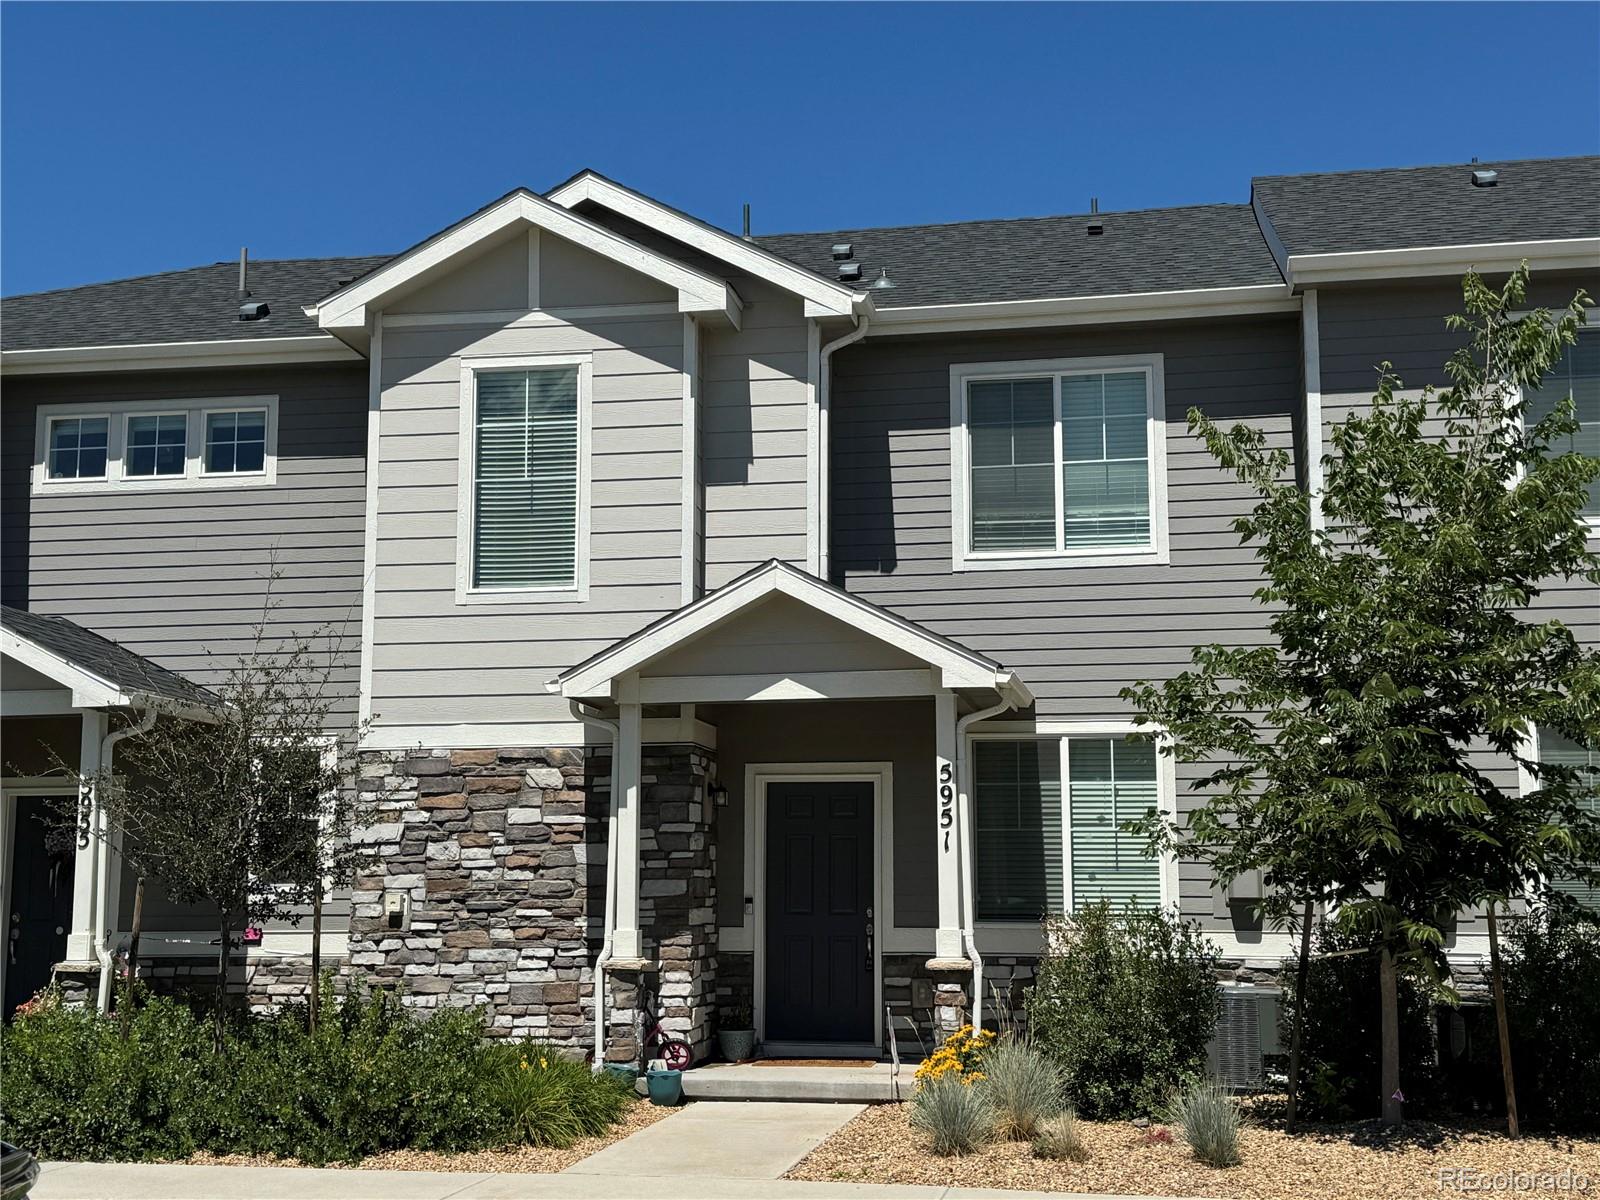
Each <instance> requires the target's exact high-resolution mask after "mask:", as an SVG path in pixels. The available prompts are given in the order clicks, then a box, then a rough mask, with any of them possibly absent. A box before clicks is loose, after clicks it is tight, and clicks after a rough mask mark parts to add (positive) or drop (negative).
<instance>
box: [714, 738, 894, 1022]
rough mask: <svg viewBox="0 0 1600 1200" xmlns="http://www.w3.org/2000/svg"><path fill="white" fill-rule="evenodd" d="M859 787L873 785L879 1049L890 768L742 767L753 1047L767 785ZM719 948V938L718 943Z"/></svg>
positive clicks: (762, 1015)
mask: <svg viewBox="0 0 1600 1200" xmlns="http://www.w3.org/2000/svg"><path fill="white" fill-rule="evenodd" d="M830 781H832V782H863V783H871V784H872V805H873V818H872V841H873V847H872V850H873V853H872V864H873V869H872V881H873V883H872V925H873V935H872V1014H873V1015H872V1031H873V1032H872V1044H873V1046H874V1048H877V1049H881V1048H882V1046H883V1021H882V1019H881V1016H880V1014H881V1013H882V1012H883V954H884V945H883V943H884V932H883V931H884V930H886V929H888V928H890V927H892V925H893V922H894V918H893V914H892V913H890V912H889V910H888V907H887V905H888V904H892V902H893V896H894V826H893V822H894V764H893V763H891V762H836V763H825V762H823V763H746V764H745V768H744V811H745V816H744V888H745V895H746V896H747V897H748V898H749V899H750V901H751V903H750V905H749V911H747V912H746V913H745V921H744V926H743V932H744V934H745V940H746V941H747V943H748V945H747V946H746V947H733V946H728V945H726V944H722V945H721V948H722V949H726V950H733V949H746V948H747V949H749V950H750V951H751V953H752V954H753V955H754V960H753V962H752V964H751V977H752V980H753V983H754V1001H755V1002H754V1010H755V1011H754V1013H753V1014H752V1015H753V1016H754V1018H755V1028H756V1041H757V1042H760V1041H763V1040H764V1038H765V1035H766V1021H767V1013H766V999H767V980H766V953H767V952H766V940H767V939H766V918H767V900H766V891H767V854H766V832H767V785H768V784H769V783H818V782H830ZM719 942H720V937H719Z"/></svg>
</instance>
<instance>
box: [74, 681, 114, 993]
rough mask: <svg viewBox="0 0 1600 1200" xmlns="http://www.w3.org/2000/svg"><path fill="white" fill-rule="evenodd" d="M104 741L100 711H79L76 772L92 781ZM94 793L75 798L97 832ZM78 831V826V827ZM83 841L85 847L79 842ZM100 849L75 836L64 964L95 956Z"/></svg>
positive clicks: (97, 800) (82, 816) (94, 841)
mask: <svg viewBox="0 0 1600 1200" xmlns="http://www.w3.org/2000/svg"><path fill="white" fill-rule="evenodd" d="M105 737H106V713H105V710H104V709H99V708H86V709H84V710H83V734H82V739H81V741H80V742H79V747H78V771H79V772H80V773H81V774H83V775H85V776H87V777H89V778H94V777H95V776H96V775H97V774H98V772H99V770H100V747H101V745H102V743H104V741H105ZM95 791H96V789H95V788H93V787H92V786H89V785H87V784H86V785H85V787H84V793H83V795H81V796H80V797H79V801H78V804H79V808H78V820H79V821H80V822H83V821H88V822H90V823H91V824H90V826H89V827H90V828H98V827H99V826H100V825H101V824H102V823H103V822H104V820H105V816H104V814H103V813H102V812H101V811H100V798H99V796H97V795H96V794H95ZM80 828H82V826H81V825H80ZM85 840H87V843H88V844H87V845H84V844H83V842H84V841H85ZM105 858H106V855H105V851H104V848H103V847H102V846H101V844H100V842H99V840H98V839H97V838H94V837H88V838H87V839H85V838H84V837H83V836H82V835H81V834H80V835H79V845H78V851H77V857H76V859H75V860H74V862H73V864H72V927H71V928H70V929H69V930H68V931H67V961H68V962H80V963H81V962H89V961H90V960H92V959H93V958H94V956H95V928H96V926H97V925H98V923H99V920H98V918H99V916H100V913H99V912H98V909H99V907H100V901H101V896H102V894H103V891H102V886H101V876H100V865H101V864H102V863H103V862H104V861H105Z"/></svg>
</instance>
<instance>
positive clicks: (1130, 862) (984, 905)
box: [972, 733, 1170, 922]
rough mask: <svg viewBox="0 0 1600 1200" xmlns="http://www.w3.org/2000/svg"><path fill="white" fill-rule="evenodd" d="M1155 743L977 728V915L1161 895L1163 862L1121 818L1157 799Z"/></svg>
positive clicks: (1021, 915)
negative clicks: (1012, 734) (992, 733)
mask: <svg viewBox="0 0 1600 1200" xmlns="http://www.w3.org/2000/svg"><path fill="white" fill-rule="evenodd" d="M1161 767H1162V764H1161V761H1160V757H1159V755H1158V753H1157V751H1156V747H1155V746H1154V745H1153V744H1152V743H1150V742H1146V741H1133V740H1130V739H1129V738H1127V737H1126V736H1124V735H1121V734H1110V733H1108V734H1084V735H1077V734H1074V735H1071V736H1068V737H1064V738H1061V737H1049V738H1040V737H1034V738H1005V737H981V738H978V739H976V740H975V741H974V742H973V746H972V789H973V797H972V802H973V814H974V822H973V823H974V826H975V844H974V847H973V849H974V854H973V858H974V868H975V870H974V885H975V889H974V890H975V893H976V901H977V916H978V919H979V920H980V921H985V922H998V921H1030V922H1031V921H1038V920H1039V919H1040V917H1042V916H1043V915H1044V914H1045V913H1047V912H1061V911H1066V910H1072V909H1076V908H1081V907H1082V906H1084V905H1086V904H1093V903H1095V902H1096V901H1100V900H1105V901H1108V902H1109V903H1110V904H1111V905H1112V906H1113V907H1114V908H1117V909H1125V908H1129V907H1134V908H1153V907H1156V906H1158V905H1160V904H1162V903H1163V902H1164V899H1165V897H1166V891H1167V884H1166V882H1165V880H1164V870H1165V867H1164V864H1163V863H1162V861H1161V860H1160V859H1157V858H1154V857H1152V856H1151V855H1149V854H1148V853H1146V849H1145V839H1144V838H1143V837H1142V836H1141V835H1138V834H1133V833H1128V832H1127V831H1126V830H1124V829H1123V828H1122V826H1123V825H1124V824H1125V823H1126V822H1128V821H1133V820H1137V819H1139V818H1141V817H1143V816H1145V815H1146V814H1147V813H1149V812H1151V811H1153V810H1157V809H1159V808H1161V807H1162V805H1163V795H1164V789H1166V790H1170V789H1167V786H1166V785H1165V784H1163V782H1162V769H1161Z"/></svg>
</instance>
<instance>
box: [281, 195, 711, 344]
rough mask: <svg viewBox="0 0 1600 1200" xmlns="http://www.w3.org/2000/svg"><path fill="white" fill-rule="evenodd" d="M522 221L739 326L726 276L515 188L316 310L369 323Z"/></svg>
mask: <svg viewBox="0 0 1600 1200" xmlns="http://www.w3.org/2000/svg"><path fill="white" fill-rule="evenodd" d="M518 223H526V224H529V225H533V226H536V227H537V228H539V229H542V230H548V231H549V232H550V233H552V234H554V235H555V236H556V237H560V238H565V239H566V240H567V241H570V242H573V243H574V244H576V245H579V246H582V247H583V248H584V249H585V250H589V251H591V252H593V253H595V254H598V255H600V256H601V257H603V258H608V259H610V260H611V261H612V262H615V263H619V264H621V265H622V266H624V267H628V268H630V269H631V270H634V271H638V272H639V273H640V274H642V275H646V276H649V277H650V278H651V279H654V280H656V281H657V282H659V283H663V284H665V285H666V286H668V287H671V288H674V289H676V290H677V292H678V307H679V309H680V310H681V311H683V312H715V313H721V314H723V315H724V316H726V317H728V319H729V320H730V321H732V322H733V323H734V324H735V325H737V324H738V314H739V312H740V311H741V309H742V308H743V305H742V303H741V302H740V300H739V297H738V294H737V293H736V292H734V290H733V289H732V288H730V287H729V286H728V285H727V283H726V282H725V281H724V280H721V279H717V278H714V277H713V276H710V275H707V274H705V273H703V272H701V271H696V270H694V269H692V268H690V267H686V266H684V265H683V264H682V263H680V262H677V261H676V260H674V259H671V258H668V257H666V256H665V255H661V254H657V253H655V252H654V251H652V250H647V249H646V248H645V247H643V246H641V245H639V244H638V243H637V242H632V241H629V240H628V239H627V238H625V237H622V236H620V235H619V234H616V233H613V232H611V230H609V229H606V228H605V227H603V226H601V225H596V224H595V223H594V222H593V221H589V220H586V219H585V218H583V217H580V216H578V215H577V214H576V213H572V212H568V211H567V210H566V209H565V208H563V207H561V206H560V205H558V204H552V203H550V202H549V201H548V200H546V199H544V198H543V197H541V196H535V195H533V194H532V193H531V192H516V193H513V194H512V195H510V196H507V197H506V198H505V199H503V200H501V201H500V202H499V203H498V204H495V205H493V206H492V207H490V208H488V209H485V210H484V211H483V212H481V213H478V214H477V215H476V216H474V217H471V218H469V219H468V220H466V221H463V222H462V223H461V224H460V225H458V226H456V227H455V228H454V229H452V230H450V232H448V233H446V234H444V235H443V236H442V237H438V238H435V239H434V240H433V241H430V242H427V243H425V244H424V245H422V246H419V247H417V249H415V250H413V251H411V252H410V253H409V254H405V255H402V256H401V257H400V258H398V259H396V260H395V261H393V262H391V263H389V264H387V265H386V266H384V267H381V268H379V269H378V270H377V271H374V272H373V273H372V274H370V275H367V276H365V277H364V278H362V279H358V280H357V281H356V282H355V283H352V284H350V285H349V286H348V287H346V288H344V289H342V290H341V291H338V292H335V293H334V294H333V295H332V296H329V297H328V298H327V299H326V300H323V301H321V302H320V303H318V304H317V305H315V306H314V309H312V310H311V311H312V312H314V315H315V316H316V318H317V323H318V324H319V325H320V326H321V327H322V328H323V329H345V330H355V329H364V328H366V326H367V323H368V312H369V311H370V310H373V309H377V308H380V307H382V305H383V303H384V302H385V301H386V300H388V299H389V298H390V297H392V296H394V295H395V294H396V293H397V292H399V291H400V290H401V289H402V288H405V287H407V286H408V285H411V284H413V283H415V282H417V281H419V280H421V279H423V278H424V277H425V276H427V275H428V274H430V273H432V272H434V271H436V270H437V269H438V268H440V267H442V266H444V265H445V264H446V263H448V262H450V261H451V260H452V259H454V258H456V257H457V256H459V255H461V254H465V253H467V252H469V251H470V250H472V248H473V247H475V246H477V245H479V244H480V243H482V242H483V241H484V240H485V239H487V238H491V237H494V236H495V235H496V234H498V233H500V232H502V231H503V230H505V229H507V228H509V227H511V226H513V225H516V224H518Z"/></svg>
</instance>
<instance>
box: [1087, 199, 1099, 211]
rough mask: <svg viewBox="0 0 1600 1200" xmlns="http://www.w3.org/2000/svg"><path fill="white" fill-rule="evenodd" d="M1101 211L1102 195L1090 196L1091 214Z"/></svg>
mask: <svg viewBox="0 0 1600 1200" xmlns="http://www.w3.org/2000/svg"><path fill="white" fill-rule="evenodd" d="M1099 211H1100V197H1099V196H1090V197H1089V212H1090V213H1091V214H1093V213H1097V212H1099Z"/></svg>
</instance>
